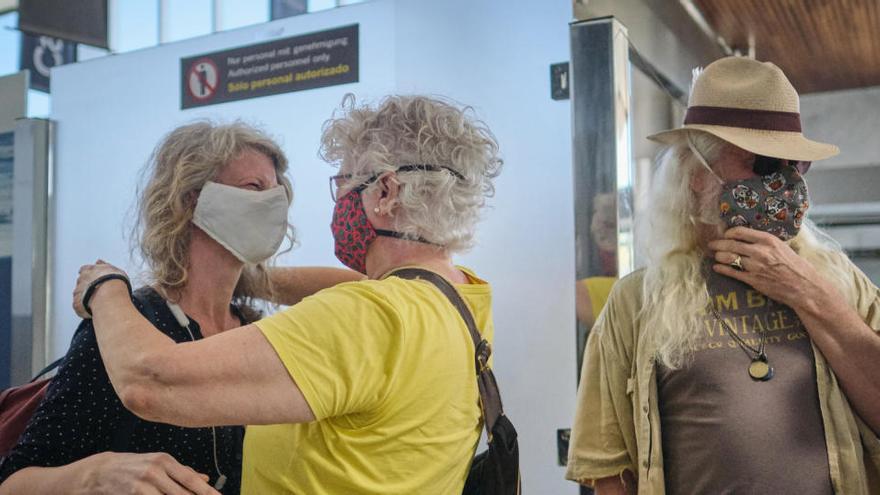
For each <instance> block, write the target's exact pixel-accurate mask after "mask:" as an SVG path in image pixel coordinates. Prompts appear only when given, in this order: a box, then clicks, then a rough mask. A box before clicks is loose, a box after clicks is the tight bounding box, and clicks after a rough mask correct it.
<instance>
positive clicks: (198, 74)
mask: <svg viewBox="0 0 880 495" xmlns="http://www.w3.org/2000/svg"><path fill="white" fill-rule="evenodd" d="M219 81H220V71H219V70H218V69H217V64H215V63H214V61H213V60H211V59H209V58H203V59H199V60H196V61H195V62H193V64H192V65H191V66H190V67H189V71H188V72H187V74H186V90H187V92H188V93H189V95H190V96H192V97H193V98H195V99H196V100H199V101H205V100H209V99H211V98H212V97H213V96H214V95H216V94H217V83H218V82H219Z"/></svg>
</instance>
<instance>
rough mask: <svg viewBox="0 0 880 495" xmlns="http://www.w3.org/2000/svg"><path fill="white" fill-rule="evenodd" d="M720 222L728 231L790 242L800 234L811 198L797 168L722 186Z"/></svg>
mask: <svg viewBox="0 0 880 495" xmlns="http://www.w3.org/2000/svg"><path fill="white" fill-rule="evenodd" d="M718 206H719V209H720V212H721V218H722V219H723V220H724V221H725V222H726V223H727V225H728V226H729V227H750V228H753V229H755V230H762V231H764V232H768V233H770V234H773V235H775V236H776V237H778V238H780V239H782V240H783V241H787V240H789V239H791V238H793V237H794V236H796V235H797V234H798V232H799V231H800V229H801V222H803V220H804V214H805V213H806V212H807V208H809V207H810V197H809V194H808V193H807V184H806V182H804V178H803V177H802V176H801V174H799V173H798V171H797V170H796V169H795V168H794V167H790V166H788V167H783V168H782V169H781V170H780V171H779V172H775V173H772V174H769V175H762V176H759V177H753V178H751V179H743V180H737V181H731V182H727V183H725V184H724V185H723V186H721V198H720V199H719V201H718Z"/></svg>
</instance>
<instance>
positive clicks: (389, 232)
mask: <svg viewBox="0 0 880 495" xmlns="http://www.w3.org/2000/svg"><path fill="white" fill-rule="evenodd" d="M375 231H376V235H380V236H382V237H393V238H395V239H403V240H404V241H415V242H421V243H423V244H430V245H432V246H439V245H438V244H434V243H433V242H431V241H428V240H426V239H424V238H422V237H411V236H408V235H406V234H404V233H402V232H395V231H393V230H383V229H375Z"/></svg>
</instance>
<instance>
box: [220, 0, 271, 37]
mask: <svg viewBox="0 0 880 495" xmlns="http://www.w3.org/2000/svg"><path fill="white" fill-rule="evenodd" d="M218 3H219V5H218V6H217V8H218V9H219V12H218V14H219V17H220V19H219V21H220V22H219V23H220V25H219V26H218V27H217V29H218V30H220V31H223V30H225V29H235V28H239V27H242V26H250V25H251V24H259V23H261V22H266V21H268V20H269V1H268V0H265V1H262V2H255V1H253V0H218Z"/></svg>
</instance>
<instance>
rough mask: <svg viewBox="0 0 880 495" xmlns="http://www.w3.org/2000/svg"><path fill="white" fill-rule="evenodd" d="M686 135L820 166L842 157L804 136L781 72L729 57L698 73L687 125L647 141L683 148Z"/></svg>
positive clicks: (797, 104) (769, 65) (791, 92)
mask: <svg viewBox="0 0 880 495" xmlns="http://www.w3.org/2000/svg"><path fill="white" fill-rule="evenodd" d="M687 131H703V132H708V133H709V134H712V135H714V136H716V137H719V138H721V139H723V140H724V141H727V142H729V143H732V144H734V145H736V146H739V147H740V148H743V149H745V150H747V151H751V152H752V153H755V154H757V155H764V156H771V157H775V158H783V159H786V160H798V161H815V160H822V159H824V158H829V157H832V156H834V155H836V154H838V153H839V152H840V150H839V149H838V148H837V146H834V145H833V144H825V143H820V142H817V141H812V140H809V139H807V138H805V137H804V135H803V133H802V132H801V116H800V99H799V98H798V94H797V91H795V89H794V87H793V86H792V85H791V83H790V82H788V78H786V77H785V74H783V73H782V70H780V69H779V67H776V66H775V65H773V64H772V63H770V62H758V61H757V60H752V59H749V58H745V57H725V58H722V59H719V60H716V61H715V62H712V63H711V64H709V66H708V67H706V68H705V69H704V70H703V71H702V72H699V73H695V76H694V82H693V84H692V86H691V95H690V98H689V99H688V108H687V113H686V115H685V119H684V125H683V126H682V127H679V128H677V129H670V130H667V131H663V132H659V133H657V134H654V135H651V136H648V139H651V140H653V141H657V142H660V143H664V144H674V143H676V142H680V141H679V140H680V137H681V134H682V133H684V132H687Z"/></svg>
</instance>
